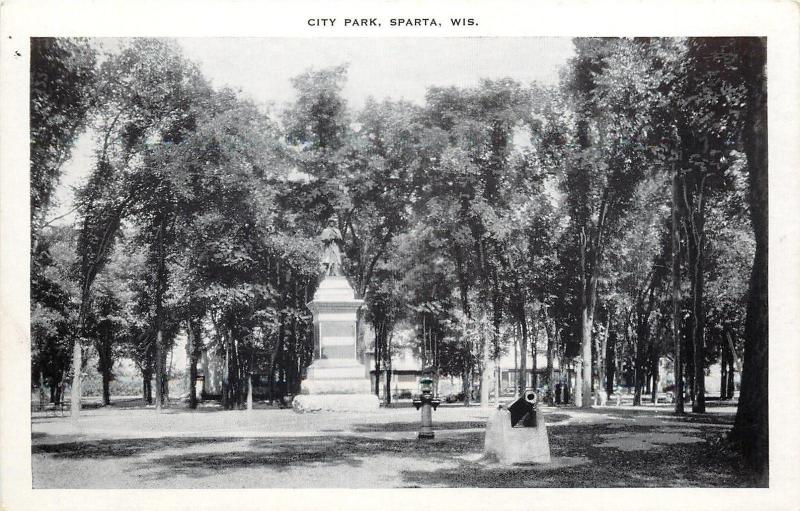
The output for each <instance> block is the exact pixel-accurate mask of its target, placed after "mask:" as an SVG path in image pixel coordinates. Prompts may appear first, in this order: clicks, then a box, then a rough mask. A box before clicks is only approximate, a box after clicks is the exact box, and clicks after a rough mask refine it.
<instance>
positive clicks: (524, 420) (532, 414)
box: [508, 389, 539, 428]
mask: <svg viewBox="0 0 800 511" xmlns="http://www.w3.org/2000/svg"><path fill="white" fill-rule="evenodd" d="M538 401H539V397H538V394H537V393H536V391H535V390H533V389H526V390H525V392H523V393H522V396H521V397H520V398H519V399H517V400H516V401H514V402H513V403H511V404H510V405H509V407H508V411H509V412H510V413H511V427H512V428H514V427H523V428H535V427H536V426H537V422H536V404H537V402H538Z"/></svg>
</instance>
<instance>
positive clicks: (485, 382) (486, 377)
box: [481, 339, 491, 408]
mask: <svg viewBox="0 0 800 511" xmlns="http://www.w3.org/2000/svg"><path fill="white" fill-rule="evenodd" d="M489 343H490V341H489V339H484V340H483V365H482V367H481V407H482V408H489V383H490V381H491V376H490V375H491V373H490V369H489V364H490V362H491V359H490V357H489Z"/></svg>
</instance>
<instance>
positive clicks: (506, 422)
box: [483, 409, 550, 465]
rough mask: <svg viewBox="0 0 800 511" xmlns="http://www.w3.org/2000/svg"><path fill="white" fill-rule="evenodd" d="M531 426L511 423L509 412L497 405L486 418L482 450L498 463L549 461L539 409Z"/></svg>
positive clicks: (545, 432) (542, 417) (548, 444)
mask: <svg viewBox="0 0 800 511" xmlns="http://www.w3.org/2000/svg"><path fill="white" fill-rule="evenodd" d="M536 424H537V426H536V427H535V428H524V427H521V428H514V427H511V413H510V412H509V411H508V410H506V409H499V410H496V411H495V412H493V413H492V414H491V415H490V416H489V420H488V421H487V422H486V441H485V443H484V449H483V450H484V453H485V454H491V455H494V456H496V457H497V460H498V461H499V462H500V463H502V464H506V465H507V464H512V463H550V441H549V439H548V437H547V426H546V425H545V422H544V416H543V414H542V412H541V411H540V410H539V409H537V410H536Z"/></svg>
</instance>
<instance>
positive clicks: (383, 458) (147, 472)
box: [32, 403, 756, 488]
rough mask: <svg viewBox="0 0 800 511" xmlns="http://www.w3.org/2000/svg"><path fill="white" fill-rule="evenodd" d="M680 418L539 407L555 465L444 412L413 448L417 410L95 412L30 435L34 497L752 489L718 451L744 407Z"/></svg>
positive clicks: (473, 418) (472, 410) (40, 424)
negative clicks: (506, 450)
mask: <svg viewBox="0 0 800 511" xmlns="http://www.w3.org/2000/svg"><path fill="white" fill-rule="evenodd" d="M709 411H710V413H707V414H703V415H691V414H690V415H686V416H684V417H676V416H673V415H672V414H671V413H670V409H669V407H667V406H647V407H641V408H638V409H634V408H633V407H613V406H612V407H604V408H595V409H592V410H588V411H584V410H577V409H574V408H566V407H558V408H550V407H547V408H545V409H544V412H545V416H546V420H547V423H548V433H549V437H550V448H551V454H552V462H551V463H549V464H540V465H534V464H531V465H515V466H502V465H499V464H497V463H494V462H492V461H490V460H487V459H484V458H483V440H484V432H483V430H484V425H485V420H486V416H487V413H488V411H487V410H484V409H481V408H479V407H469V408H464V407H461V406H457V405H454V406H442V407H440V408H439V409H438V410H437V411H436V412H434V422H435V429H436V438H435V439H433V440H429V441H420V440H417V439H416V431H417V427H418V425H419V412H417V411H415V410H414V409H413V408H396V409H381V410H377V411H376V412H374V413H368V414H348V413H342V414H333V413H319V414H295V413H294V412H292V411H291V410H276V409H257V410H253V411H250V412H247V411H221V410H219V409H218V408H217V407H213V406H211V407H205V408H203V409H201V410H198V411H190V410H185V409H175V408H173V409H170V410H168V411H166V412H165V413H161V414H158V413H156V412H155V411H153V410H152V409H144V408H142V407H136V406H132V405H131V404H130V403H128V405H126V406H121V407H117V408H115V407H111V408H99V409H96V410H87V411H86V413H85V414H84V415H83V416H82V417H81V419H80V420H78V421H77V422H72V421H70V420H69V419H68V418H61V417H54V416H52V414H51V415H49V416H48V415H46V414H44V415H40V416H38V417H36V416H35V417H34V419H33V424H32V454H33V483H34V487H35V488H152V487H162V488H241V487H247V488H309V487H316V488H326V487H344V488H393V487H752V486H756V482H755V481H756V479H755V478H754V476H753V474H749V473H748V472H747V471H746V470H744V468H743V467H742V465H741V463H740V460H739V458H738V457H737V456H736V455H735V454H734V453H732V452H731V451H730V450H729V449H728V448H727V446H726V443H725V442H724V441H723V440H722V438H723V436H724V434H725V433H726V432H727V431H728V430H729V429H730V427H731V425H732V422H733V413H734V412H735V408H734V407H733V406H730V405H723V404H719V405H718V406H717V405H714V404H711V406H710V408H709Z"/></svg>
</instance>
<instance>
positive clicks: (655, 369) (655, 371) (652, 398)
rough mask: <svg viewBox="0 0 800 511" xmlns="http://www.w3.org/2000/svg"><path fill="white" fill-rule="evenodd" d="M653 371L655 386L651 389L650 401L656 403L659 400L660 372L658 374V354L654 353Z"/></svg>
mask: <svg viewBox="0 0 800 511" xmlns="http://www.w3.org/2000/svg"><path fill="white" fill-rule="evenodd" d="M658 342H660V341H658ZM651 371H652V373H653V382H652V385H653V387H652V388H651V389H650V402H651V403H653V404H655V403H656V401H657V400H658V383H659V374H658V355H657V354H654V355H653V358H652V366H651Z"/></svg>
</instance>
